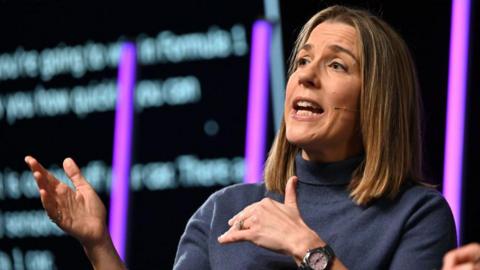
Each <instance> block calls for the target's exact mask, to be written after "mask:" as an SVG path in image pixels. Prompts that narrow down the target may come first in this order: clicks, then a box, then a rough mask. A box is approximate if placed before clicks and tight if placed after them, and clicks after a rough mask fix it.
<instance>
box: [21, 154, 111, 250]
mask: <svg viewBox="0 0 480 270" xmlns="http://www.w3.org/2000/svg"><path fill="white" fill-rule="evenodd" d="M25 162H26V163H27V164H28V166H29V167H30V169H31V170H32V173H33V177H34V178H35V181H36V182H37V185H38V188H39V191H40V199H41V201H42V205H43V207H44V208H45V210H46V212H47V214H48V216H49V217H50V219H52V221H53V222H55V223H56V224H57V225H58V226H59V227H60V228H61V229H62V230H64V231H65V232H66V233H68V234H70V235H72V236H73V237H75V238H77V239H78V240H79V241H80V242H81V243H82V245H84V246H86V247H88V246H92V245H96V244H98V243H100V242H101V241H104V240H105V237H107V236H106V234H108V232H107V229H106V222H105V220H106V210H105V206H104V205H103V203H102V201H101V200H100V198H99V197H98V195H97V194H96V192H95V190H94V189H93V188H92V186H90V184H89V183H88V182H87V180H86V179H85V178H84V177H83V176H82V174H81V172H80V169H79V168H78V166H77V165H76V164H75V162H74V161H73V160H72V159H71V158H66V159H65V160H64V161H63V168H64V170H65V173H66V175H67V176H68V178H69V179H70V180H71V181H72V183H73V185H74V187H75V189H74V190H73V189H71V188H70V187H69V186H67V185H66V184H65V183H62V182H61V181H59V180H58V179H56V178H55V176H53V175H52V174H51V173H50V172H49V171H47V170H46V169H45V168H44V167H43V166H42V165H41V164H40V163H39V162H38V161H37V160H36V159H34V158H33V157H30V156H27V157H25Z"/></svg>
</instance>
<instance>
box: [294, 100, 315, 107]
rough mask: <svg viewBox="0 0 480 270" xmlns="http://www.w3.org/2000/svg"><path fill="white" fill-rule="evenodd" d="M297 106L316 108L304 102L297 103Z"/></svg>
mask: <svg viewBox="0 0 480 270" xmlns="http://www.w3.org/2000/svg"><path fill="white" fill-rule="evenodd" d="M297 106H299V107H311V108H315V109H316V108H317V106H315V105H314V104H313V103H311V102H308V101H305V100H300V101H298V102H297Z"/></svg>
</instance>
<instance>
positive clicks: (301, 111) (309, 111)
mask: <svg viewBox="0 0 480 270" xmlns="http://www.w3.org/2000/svg"><path fill="white" fill-rule="evenodd" d="M293 109H294V110H295V115H297V116H317V115H320V114H322V113H323V112H324V110H323V108H322V107H321V106H320V105H319V104H318V103H316V102H314V101H311V100H306V99H297V100H295V102H294V103H293Z"/></svg>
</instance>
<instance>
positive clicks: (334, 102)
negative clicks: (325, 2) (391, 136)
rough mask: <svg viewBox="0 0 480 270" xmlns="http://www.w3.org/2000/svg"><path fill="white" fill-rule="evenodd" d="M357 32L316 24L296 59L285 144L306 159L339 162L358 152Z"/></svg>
mask: <svg viewBox="0 0 480 270" xmlns="http://www.w3.org/2000/svg"><path fill="white" fill-rule="evenodd" d="M357 43H358V42H357V33H356V31H355V28H353V27H351V26H349V25H347V24H344V23H338V22H329V21H326V22H323V23H321V24H319V25H317V26H316V27H315V28H314V29H313V31H312V33H311V34H310V36H309V38H308V40H307V42H306V43H305V45H303V47H302V48H301V50H300V51H299V52H298V54H297V55H296V63H297V69H296V70H295V71H294V72H293V74H292V75H291V76H290V78H289V80H288V83H287V92H286V98H285V115H284V117H285V123H286V136H287V140H288V141H289V142H291V143H293V144H295V145H297V146H299V147H300V148H302V150H303V151H302V155H303V157H304V158H305V159H307V160H316V161H323V162H329V161H337V160H342V159H345V158H348V157H350V156H353V155H356V154H358V153H360V152H361V151H362V148H363V147H362V139H361V135H360V131H359V111H358V109H359V99H360V89H361V85H362V82H361V76H360V63H359V45H358V44H357Z"/></svg>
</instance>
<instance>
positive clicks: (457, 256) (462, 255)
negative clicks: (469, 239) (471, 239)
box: [443, 243, 480, 269]
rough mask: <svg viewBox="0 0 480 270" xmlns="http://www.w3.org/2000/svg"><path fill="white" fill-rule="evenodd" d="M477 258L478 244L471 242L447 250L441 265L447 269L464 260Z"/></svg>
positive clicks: (478, 252)
mask: <svg viewBox="0 0 480 270" xmlns="http://www.w3.org/2000/svg"><path fill="white" fill-rule="evenodd" d="M478 260H480V245H479V244H477V243H472V244H469V245H466V246H463V247H461V248H458V249H455V250H452V251H450V252H448V253H447V255H445V257H444V260H443V265H444V267H445V268H446V269H449V268H451V267H454V266H456V265H459V264H462V263H465V262H475V261H478Z"/></svg>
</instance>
